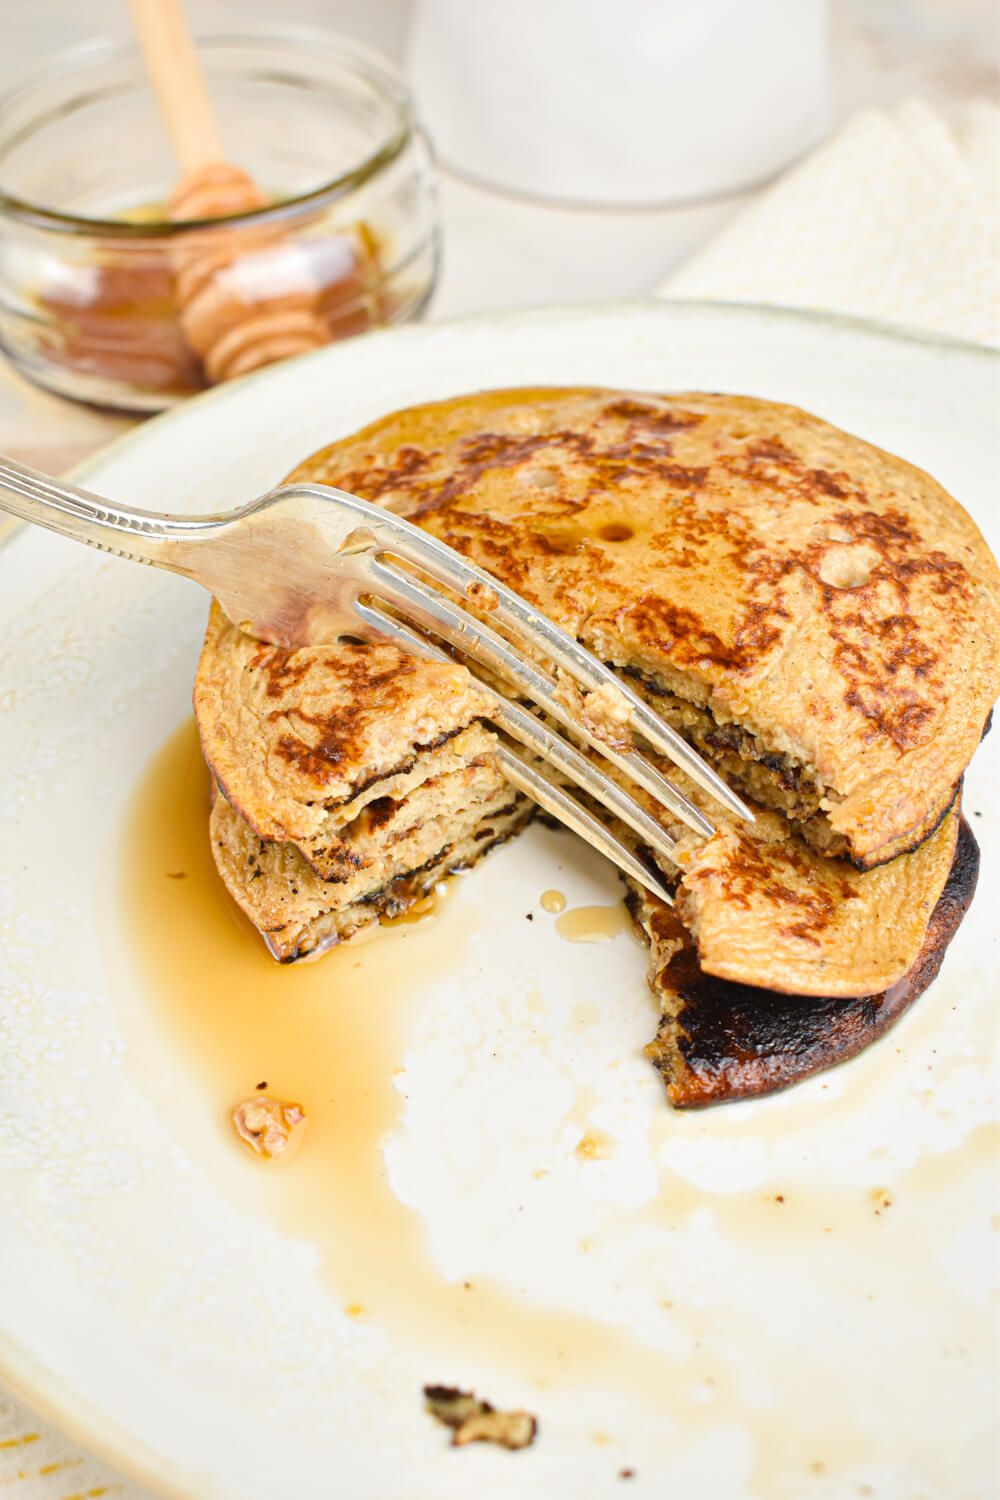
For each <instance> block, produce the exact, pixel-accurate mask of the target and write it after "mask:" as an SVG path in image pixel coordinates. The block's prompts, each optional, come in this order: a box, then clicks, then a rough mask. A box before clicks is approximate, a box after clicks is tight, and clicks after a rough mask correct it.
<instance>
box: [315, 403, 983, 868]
mask: <svg viewBox="0 0 1000 1500" xmlns="http://www.w3.org/2000/svg"><path fill="white" fill-rule="evenodd" d="M293 478H295V479H299V480H313V481H321V482H325V483H330V484H336V485H339V486H341V487H342V488H344V489H347V490H351V491H353V492H354V493H356V494H358V495H361V496H363V497H364V498H366V499H370V500H376V501H378V502H379V503H380V504H382V505H385V506H387V507H388V508H389V509H391V510H394V511H396V512H398V513H399V514H402V515H405V516H407V517H409V518H410V519H411V520H414V521H416V522H418V523H419V524H420V525H421V526H422V527H424V528H426V529H427V530H429V531H432V532H433V533H434V534H435V535H436V536H439V537H441V538H442V539H443V540H444V541H446V542H448V543H449V544H450V545H451V546H453V547H455V548H457V549H458V550H459V551H461V552H464V553H465V554H466V555H467V556H469V557H471V558H473V559H474V560H475V561H476V562H478V563H480V564H481V565H482V566H483V567H485V568H487V569H489V570H490V571H491V572H493V573H494V574H496V576H497V577H499V578H501V579H503V581H504V582H506V583H509V584H510V585H511V586H512V587H514V588H515V589H517V590H518V591H519V592H520V593H522V594H524V595H525V596H526V597H527V598H529V599H530V600H532V601H533V602H534V603H536V604H538V605H539V606H540V607H541V608H542V609H544V610H545V611H546V613H547V614H549V615H551V616H552V617H553V618H555V619H557V620H559V622H560V623H561V624H562V625H564V626H565V627H566V628H567V629H568V630H569V631H571V632H572V633H573V634H575V635H576V636H577V637H578V638H579V639H580V640H581V641H583V642H584V644H585V645H587V646H589V647H590V648H591V649H592V650H594V651H596V652H597V654H598V655H599V656H601V657H603V658H604V659H605V660H606V661H608V662H610V663H612V664H613V665H615V666H616V667H618V668H619V669H620V670H621V671H623V672H625V673H626V674H628V675H629V676H631V677H632V678H633V680H634V681H637V682H638V683H639V684H640V685H641V686H642V687H643V688H644V690H645V691H646V693H647V694H648V695H649V697H650V700H651V701H652V702H653V703H654V704H655V705H656V706H657V708H658V709H659V710H660V712H662V713H663V715H664V716H665V717H666V718H667V719H669V720H671V721H672V722H675V723H676V724H677V726H678V727H679V728H680V729H681V730H682V732H684V733H685V734H686V735H687V736H688V738H690V739H691V740H692V742H693V743H694V744H696V745H697V747H698V748H699V750H701V751H702V752H703V753H704V754H705V755H706V756H707V757H708V758H710V759H712V760H713V761H714V762H716V763H717V764H718V765H719V766H720V768H721V769H722V770H723V771H724V773H725V774H726V775H727V776H728V777H729V779H730V780H731V781H732V782H733V783H734V784H735V785H737V786H739V787H741V788H742V789H744V790H745V791H746V792H748V793H749V794H750V795H751V796H753V797H754V798H755V799H756V800H757V801H759V802H763V803H765V804H767V805H768V806H772V807H775V808H777V809H778V810H779V811H781V812H783V813H784V814H785V816H786V817H788V818H791V819H793V820H794V821H795V822H796V825H797V826H798V827H799V828H800V830H801V832H802V834H803V836H804V837H805V838H806V840H807V841H808V842H809V843H810V844H811V845H812V846H813V847H814V848H817V849H821V850H825V851H827V852H830V853H834V854H842V855H846V856H847V857H849V858H851V859H852V860H853V861H854V862H856V863H857V864H858V865H859V866H860V867H862V868H864V867H868V866H872V865H876V864H878V863H880V862H882V861H884V860H887V859H890V858H892V857H894V856H895V855H896V854H897V853H899V852H901V851H902V850H903V849H906V848H911V847H913V846H915V845H916V844H918V843H919V842H920V841H921V840H922V839H923V838H925V837H927V835H928V834H929V833H930V832H931V831H932V830H933V829H934V827H936V825H937V823H938V822H939V820H940V818H941V816H942V814H943V812H944V810H945V808H946V807H947V806H948V805H949V804H950V802H951V800H952V797H953V793H954V788H955V786H956V785H957V783H958V781H959V779H960V777H961V775H962V772H963V770H964V768H965V766H966V765H967V763H968V761H969V759H970V758H971V756H972V753H973V751H974V750H975V747H976V745H977V743H978V741H979V739H980V736H981V735H982V733H983V728H984V725H985V722H986V718H987V714H988V712H989V708H990V705H991V704H992V702H993V700H994V698H995V697H996V695H997V692H998V689H1000V573H998V570H997V565H996V563H995V562H994V560H993V558H992V556H991V554H990V552H989V550H988V548H987V547H986V544H985V542H984V541H983V539H982V537H981V536H980V534H979V532H978V530H977V529H976V527H975V525H974V524H973V522H972V521H971V520H970V518H969V517H968V515H967V514H966V513H965V511H964V510H963V509H962V508H961V506H960V505H959V504H958V503H957V502H956V501H955V500H953V499H952V498H951V497H950V496H949V495H948V494H947V493H946V492H945V491H944V490H943V489H942V488H941V486H940V485H938V484H937V483H935V481H934V480H933V479H931V478H930V476H929V475H927V474H925V473H923V472H922V471H921V470H919V469H915V468H913V467H912V466H911V465H910V464H907V463H904V462H903V461H902V460H901V459H898V458H895V457H893V456H892V455H890V454H888V453H884V452H882V451H881V450H880V449H878V448H874V447H872V446H871V445H870V444H868V443H865V442H862V441H861V440H860V439H858V438H855V437H851V436H850V435H849V434H847V433H844V432H841V431H839V430H838V429H837V428H835V427H832V426H830V425H829V424H828V423H826V422H823V421H821V420H820V419H819V418H817V417H813V416H810V415H808V414H807V413H805V412H802V411H799V410H798V409H797V408H795V407H791V406H783V405H777V404H775V403H773V402H767V401H758V400H754V399H751V398H748V397H739V396H725V395H699V394H682V395H676V396H656V395H647V394H641V395H633V394H624V393H622V392H615V391H600V390H598V391H595V390H552V389H540V390H514V391H494V392H487V393H485V394H480V395H474V396H466V397H460V398H457V399H455V400H451V401H445V402H440V403H436V404H434V405H428V406H419V407H413V408H411V409H410V410H407V411H403V412H398V413H395V414H394V415H392V416H389V417H385V418H383V419H382V420H381V421H379V422H375V423H373V424H372V425H371V426H370V427H367V428H365V429H363V430H362V431H361V432H360V433H358V434H357V435H355V436H353V437H350V438H346V439H343V440H342V441H340V442H338V443H335V444H333V445H332V447H330V448H327V449H325V450H324V451H323V452H321V453H319V454H316V455H314V456H313V457H312V458H310V459H308V460H306V462H305V463H304V464H302V465H300V467H299V468H298V469H297V470H296V471H295V473H294V475H293Z"/></svg>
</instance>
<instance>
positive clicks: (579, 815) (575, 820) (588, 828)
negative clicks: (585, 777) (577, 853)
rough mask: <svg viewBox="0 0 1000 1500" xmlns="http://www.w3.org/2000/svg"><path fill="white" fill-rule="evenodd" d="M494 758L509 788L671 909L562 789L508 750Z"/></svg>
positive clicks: (647, 874)
mask: <svg viewBox="0 0 1000 1500" xmlns="http://www.w3.org/2000/svg"><path fill="white" fill-rule="evenodd" d="M496 754H497V760H498V761H499V763H500V766H501V768H502V770H503V773H504V775H505V776H506V778H507V780H508V781H509V782H511V784H512V785H513V786H516V787H517V788H518V789H519V790H520V791H522V792H524V793H525V794H526V795H527V796H529V797H530V798H531V799H532V801H533V802H537V803H538V805H539V807H543V808H544V809H545V811H546V812H548V813H551V814H552V816H553V817H554V818H558V820H559V822H560V823H564V824H565V825H566V827H567V828H569V829H572V831H573V832H574V833H577V834H579V835H580V837H581V838H583V839H586V841H587V843H588V844H591V845H592V846H593V847H594V848H595V849H596V850H597V851H598V853H600V854H603V855H604V856H605V858H607V859H610V861H611V863H612V864H613V865H616V866H617V867H618V869H619V870H624V872H625V873H626V874H627V875H631V876H632V878H633V879H634V880H638V881H639V883H640V884H641V885H643V886H645V888H646V889H647V890H648V891H652V893H653V895H654V896H659V898H660V900H661V901H665V902H666V903H667V905H668V906H673V904H674V903H673V897H672V896H671V894H670V892H669V891H668V890H667V888H666V886H665V885H661V883H660V882H659V881H658V880H657V879H656V877H655V876H654V875H653V873H652V872H651V871H650V870H647V869H646V866H645V865H644V864H643V863H642V861H641V860H640V859H637V858H636V857H635V855H634V854H633V853H632V851H631V850H630V849H626V847H625V845H624V844H622V843H619V841H618V839H616V838H615V836H614V834H613V833H611V831H610V830H609V829H607V828H605V826H604V824H603V823H602V822H600V821H599V819H597V818H595V817H593V815H592V814H591V813H589V812H588V811H587V809H586V808H585V807H582V806H581V805H580V803H579V802H577V800H576V798H575V797H571V796H570V795H569V793H568V792H564V791H563V789H562V787H560V786H556V785H555V784H554V783H553V782H551V781H549V780H548V779H547V777H545V776H543V775H542V774H541V772H540V771H538V769H537V768H536V767H535V766H532V765H529V764H528V762H527V761H525V760H522V758H521V756H520V755H518V754H517V753H516V752H515V751H513V750H511V749H510V748H509V747H508V746H506V745H501V746H500V747H499V748H498V750H497V752H496Z"/></svg>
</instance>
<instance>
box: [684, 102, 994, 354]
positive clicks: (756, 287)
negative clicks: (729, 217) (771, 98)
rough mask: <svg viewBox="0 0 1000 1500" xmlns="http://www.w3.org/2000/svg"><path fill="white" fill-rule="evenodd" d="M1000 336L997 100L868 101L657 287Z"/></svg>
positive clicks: (969, 335)
mask: <svg viewBox="0 0 1000 1500" xmlns="http://www.w3.org/2000/svg"><path fill="white" fill-rule="evenodd" d="M658 294H659V295H662V296H668V297H711V298H716V299H723V300H726V301H742V302H768V303H778V304H781V305H783V306H785V307H811V308H823V309H827V310H835V311H837V312H846V313H855V314H858V315H860V316H862V317H872V318H880V319H886V320H889V321H891V322H897V323H908V324H911V325H913V326H914V327H918V328H929V329H934V330H935V331H937V332H939V333H946V334H951V335H953V336H954V337H957V338H963V339H973V340H976V341H978V342H981V343H989V344H996V345H1000V109H998V108H997V107H996V106H994V105H993V104H990V103H987V102H985V101H983V102H970V103H968V104H965V105H964V106H962V108H961V109H960V110H958V111H956V112H955V114H954V115H953V117H952V119H951V120H950V121H948V120H946V119H945V118H944V117H943V116H942V115H941V114H939V113H938V112H937V111H936V110H934V109H932V108H930V107H929V106H928V105H926V104H924V103H921V102H920V101H917V100H910V101H907V102H906V103H904V104H902V105H900V106H899V107H897V108H895V109H893V110H891V111H882V110H865V111H864V112H863V113H862V114H859V115H857V116H855V118H854V119H853V120H852V121H850V123H849V124H847V125H846V126H845V127H844V129H843V130H842V131H841V132H840V133H839V134H838V135H837V136H835V137H834V138H833V139H832V140H831V141H829V142H828V143H827V144H826V145H824V146H821V147H820V148H819V149H818V150H816V151H814V152H812V153H811V154H810V155H809V156H808V157H806V159H805V160H804V161H802V162H801V163H800V164H799V165H798V166H797V167H794V168H793V169H792V170H791V171H790V172H788V173H786V174H785V175H784V176H783V177H782V178H780V179H779V180H778V182H776V183H775V184H774V186H773V187H771V188H770V189H769V190H767V191H766V192H765V193H763V194H762V195H761V197H760V198H758V199H756V200H755V201H754V202H753V204H752V205H751V206H750V207H749V208H748V209H747V210H746V211H745V212H744V213H742V214H740V215H739V216H738V217H737V218H736V219H735V220H734V221H733V222H732V223H731V224H730V225H728V226H727V227H726V228H725V229H724V230H723V231H722V233H721V234H720V235H719V236H718V237H717V238H716V239H715V240H713V241H712V242H711V243H710V244H709V245H708V246H706V247H705V248H704V249H703V250H700V251H699V252H698V253H697V254H696V255H695V256H694V257H693V258H692V259H691V260H690V261H688V262H687V263H686V264H685V265H683V266H681V268H680V269H679V270H678V271H676V272H674V273H673V274H672V275H671V276H670V277H669V278H668V279H667V281H666V282H664V284H663V285H662V286H661V287H659V288H658Z"/></svg>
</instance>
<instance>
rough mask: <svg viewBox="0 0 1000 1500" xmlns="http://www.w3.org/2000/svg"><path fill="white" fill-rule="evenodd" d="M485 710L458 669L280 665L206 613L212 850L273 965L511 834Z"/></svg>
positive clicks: (388, 908) (201, 723) (399, 900)
mask: <svg viewBox="0 0 1000 1500" xmlns="http://www.w3.org/2000/svg"><path fill="white" fill-rule="evenodd" d="M487 704H488V700H487V697H486V695H485V694H484V693H483V691H482V690H481V689H480V688H479V687H478V685H477V684H476V682H475V681H474V680H473V678H472V677H471V676H470V675H469V673H468V672H467V671H466V670H465V668H464V667H461V666H458V665H452V664H442V663H438V662H432V661H428V660H425V659H423V658H420V657H416V656H412V655H409V654H407V653H404V652H400V651H397V650H396V648H395V647H393V646H380V645H376V646H371V645H361V644H358V643H355V642H350V641H341V642H338V643H336V644H334V645H330V646H319V647H309V648H304V649H301V650H298V651H288V650H284V649H282V648H281V647H276V646H268V645H264V644H263V643H262V642H260V641H256V640H254V639H252V638H251V637H250V636H247V635H244V634H243V632H242V631H240V630H237V629H236V627H235V626H233V625H232V624H230V622H229V621H228V620H227V619H226V617H225V616H224V615H223V613H222V611H221V610H220V609H219V608H218V606H217V605H213V606H212V610H211V614H210V616H209V621H208V628H207V630H206V634H205V644H204V646H203V648H202V654H201V660H200V661H199V664H198V673H197V677H196V680H195V692H194V705H195V716H196V718H197V721H198V730H199V734H200V736H201V743H202V751H203V753H204V756H205V760H206V762H207V763H208V766H209V769H210V770H211V772H212V775H213V777H214V780H215V785H216V788H217V790H218V792H219V794H220V795H219V796H217V798H216V800H215V804H214V807H213V812H212V820H211V830H212V849H213V853H214V855H215V861H216V865H217V866H218V869H219V872H220V874H221V876H222V878H223V880H224V882H225V884H226V886H227V888H228V890H229V891H230V894H231V895H232V896H233V898H234V899H235V900H236V901H237V902H238V904H239V905H240V906H241V907H242V909H243V911H244V912H245V913H246V914H247V916H248V917H249V918H250V920H251V921H252V922H253V923H254V925H255V926H256V927H257V928H258V930H259V931H260V932H261V934H262V935H263V937H264V939H265V941H266V942H267V945H268V947H269V948H270V950H271V952H272V953H273V954H274V956H275V957H276V958H278V959H280V960H281V961H282V962H290V961H292V960H294V959H298V958H304V957H307V956H310V955H315V954H316V953H318V952H321V951H322V950H323V949H324V948H326V947H329V946H330V945H331V944H332V943H335V942H339V941H341V940H342V939H344V938H347V937H351V936H353V935H354V933H356V932H357V931H359V930H360V929H361V928H362V927H365V926H368V925H370V924H371V923H373V922H375V921H376V920H377V919H378V918H379V916H394V915H398V914H399V913H400V912H402V911H404V910H406V909H407V907H409V906H412V905H413V904H414V903H415V902H417V901H419V900H420V899H421V898H422V897H424V896H425V895H426V894H427V893H428V892H429V891H430V890H432V889H433V886H434V884H435V883H436V882H437V881H438V880H440V879H441V878H442V876H444V875H446V874H450V873H451V872H453V871H454V870H456V869H460V868H461V869H464V868H468V867H469V866H470V865H473V864H475V862H476V861H477V860H478V859H480V858H481V857H482V856H483V854H485V853H486V852H487V850H488V849H490V848H492V847H493V845H494V844H496V843H497V842H498V841H500V840H501V839H503V838H506V837H508V836H509V835H510V834H511V833H513V832H516V831H517V829H518V828H520V827H521V826H522V824H523V823H524V822H525V821H526V819H527V817H528V815H529V813H530V811H531V808H530V807H529V805H528V804H527V803H526V802H525V800H524V798H523V797H521V796H520V795H519V794H518V793H516V792H515V791H514V790H513V788H512V787H511V786H510V785H509V784H508V782H507V781H506V780H505V779H504V777H503V776H502V775H501V773H500V771H499V769H498V767H497V765H496V760H495V756H494V749H495V746H496V736H495V735H494V734H493V732H492V731H491V730H490V729H489V728H487V726H486V725H484V724H483V723H482V721H481V719H480V717H479V716H480V715H481V713H482V712H483V710H484V708H485V707H486V706H487Z"/></svg>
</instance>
